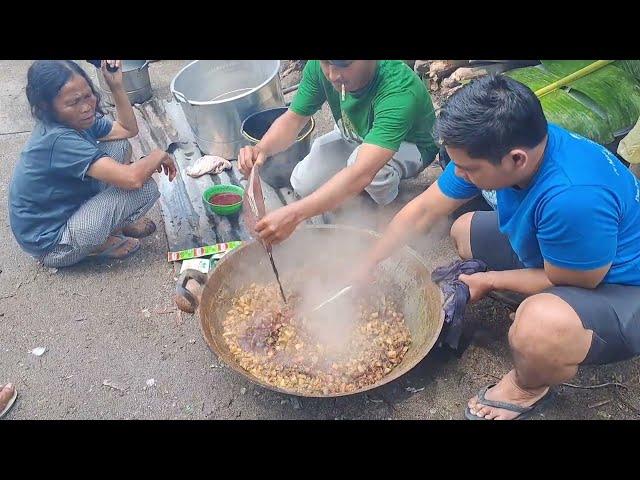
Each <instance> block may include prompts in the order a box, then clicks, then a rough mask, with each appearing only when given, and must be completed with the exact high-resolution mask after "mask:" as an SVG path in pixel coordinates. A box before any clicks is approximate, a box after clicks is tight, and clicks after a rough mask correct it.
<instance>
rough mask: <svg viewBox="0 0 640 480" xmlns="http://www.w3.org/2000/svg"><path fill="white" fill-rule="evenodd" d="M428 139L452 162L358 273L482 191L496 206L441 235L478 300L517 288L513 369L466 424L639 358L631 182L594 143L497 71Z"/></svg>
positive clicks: (455, 101)
mask: <svg viewBox="0 0 640 480" xmlns="http://www.w3.org/2000/svg"><path fill="white" fill-rule="evenodd" d="M437 134H438V137H439V139H440V142H441V143H442V144H443V146H444V147H445V149H446V151H447V153H448V155H449V156H450V158H451V160H452V161H451V163H450V164H449V165H448V166H447V168H446V169H445V171H444V173H443V174H442V175H441V176H440V178H439V179H438V182H436V183H434V184H433V185H431V186H430V187H429V188H428V189H427V190H426V191H425V192H424V193H423V194H421V195H420V196H418V197H417V198H416V199H414V200H413V201H412V202H410V203H409V204H407V206H406V207H405V208H404V209H402V210H401V211H400V212H399V213H398V215H396V217H395V218H394V219H393V221H392V222H391V224H390V225H389V227H388V229H387V231H386V232H385V235H384V237H383V238H382V239H381V240H380V241H379V242H378V243H377V244H376V245H375V246H374V247H373V249H372V250H371V251H370V252H369V253H368V254H367V260H366V262H365V264H364V265H363V266H362V269H361V271H360V273H359V275H358V276H359V278H365V277H367V276H368V275H370V273H371V272H372V270H373V268H374V267H375V265H377V264H378V263H379V262H380V261H382V260H383V259H385V258H387V257H389V256H390V255H391V254H392V253H393V251H394V250H395V249H397V248H398V245H402V244H404V243H406V242H407V241H408V239H409V238H410V236H411V235H412V234H415V233H418V232H420V231H424V230H427V229H428V228H430V227H431V225H433V224H434V223H435V222H436V221H437V220H439V219H440V218H444V217H446V216H447V215H449V214H450V213H452V212H453V211H454V210H456V209H457V208H459V207H460V206H462V205H463V204H465V203H466V202H468V201H469V200H471V199H472V198H474V197H476V196H477V195H479V194H480V191H481V190H482V189H485V190H496V191H497V211H495V212H472V213H468V214H465V215H463V216H461V217H460V218H459V219H458V220H456V221H455V223H454V224H453V226H452V228H451V236H452V238H453V240H454V242H455V245H456V248H457V250H458V253H459V254H460V256H461V257H462V258H463V259H470V258H476V259H480V260H483V261H484V262H485V263H487V265H488V267H489V271H487V272H483V273H477V274H474V275H470V276H467V275H461V276H460V280H462V281H463V282H464V283H466V284H467V285H468V286H469V289H470V293H471V301H472V302H475V301H478V300H479V299H481V298H483V297H485V296H486V295H487V294H488V293H490V292H492V291H494V290H507V291H512V292H516V293H519V294H522V295H524V296H526V297H527V298H526V299H525V300H524V301H523V302H522V303H521V304H520V306H519V308H518V310H517V312H516V314H515V320H514V322H513V325H512V326H511V328H510V329H509V345H510V348H511V352H512V355H513V360H514V368H513V369H512V370H511V371H510V372H509V373H507V374H506V375H505V376H504V377H503V378H502V379H501V380H500V382H498V383H497V384H496V385H490V386H489V387H486V388H483V389H482V390H481V391H480V392H479V393H478V395H477V396H475V397H473V398H472V399H471V400H470V401H469V404H468V408H467V409H466V411H465V415H466V417H467V418H469V419H474V420H476V419H514V418H524V417H526V416H528V415H530V414H531V413H533V412H534V411H536V410H535V409H536V407H540V405H541V404H542V403H543V401H545V400H547V399H548V395H547V394H548V392H549V387H550V386H551V385H557V384H560V383H563V382H566V381H567V380H569V379H570V378H572V377H573V376H574V375H575V374H576V372H577V370H578V366H579V365H582V364H604V363H610V362H616V361H620V360H624V359H628V358H631V357H633V356H636V355H639V354H640V185H639V183H640V182H639V181H638V179H637V178H636V177H635V176H634V175H633V174H632V173H631V172H630V171H629V170H627V169H626V168H625V167H624V165H623V164H622V163H621V162H620V161H619V160H618V159H617V157H615V156H614V155H613V154H611V153H610V152H609V151H608V150H606V149H605V148H604V147H602V146H600V145H598V144H596V143H594V142H591V141H590V140H587V139H585V138H583V137H580V136H579V135H576V134H574V133H572V132H569V131H567V130H564V129H562V128H560V127H557V126H554V125H548V124H547V121H546V119H545V117H544V113H543V111H542V107H541V105H540V102H539V100H538V99H537V97H536V96H535V95H534V94H533V92H532V91H531V90H529V89H528V88H527V87H526V86H524V85H522V84H521V83H519V82H517V81H515V80H513V79H510V78H508V77H505V76H490V77H485V78H482V79H480V80H477V81H475V82H472V83H471V84H469V85H468V86H466V87H465V88H463V89H461V90H460V91H459V92H457V93H456V94H455V95H454V96H452V97H451V98H450V99H449V101H448V102H447V103H446V105H445V106H444V108H443V109H442V111H441V113H440V116H439V118H438V124H437Z"/></svg>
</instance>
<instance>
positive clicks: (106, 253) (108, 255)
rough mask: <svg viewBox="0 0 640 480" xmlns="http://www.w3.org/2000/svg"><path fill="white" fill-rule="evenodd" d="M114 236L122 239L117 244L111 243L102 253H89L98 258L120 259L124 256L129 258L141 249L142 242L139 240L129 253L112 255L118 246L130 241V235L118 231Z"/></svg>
mask: <svg viewBox="0 0 640 480" xmlns="http://www.w3.org/2000/svg"><path fill="white" fill-rule="evenodd" d="M111 236H112V237H118V238H119V239H120V241H119V242H116V243H115V244H113V245H111V246H110V247H109V248H107V249H105V250H104V251H102V252H100V253H92V254H91V255H89V256H90V257H91V258H98V259H109V260H115V259H117V260H120V259H123V258H127V257H129V256H131V255H133V254H134V253H136V252H137V251H138V250H139V249H140V242H138V244H137V245H136V247H135V248H134V249H133V250H131V251H130V252H129V253H127V254H125V255H122V256H115V255H112V254H113V252H115V251H116V250H117V249H118V248H120V247H121V246H123V245H124V244H125V243H127V242H128V241H129V237H125V236H124V235H123V234H121V233H118V234H115V235H111Z"/></svg>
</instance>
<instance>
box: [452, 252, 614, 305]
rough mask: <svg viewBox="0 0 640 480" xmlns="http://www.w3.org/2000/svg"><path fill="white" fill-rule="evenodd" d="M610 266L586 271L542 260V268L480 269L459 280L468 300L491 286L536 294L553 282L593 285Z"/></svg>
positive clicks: (603, 275)
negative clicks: (487, 270) (466, 290)
mask: <svg viewBox="0 0 640 480" xmlns="http://www.w3.org/2000/svg"><path fill="white" fill-rule="evenodd" d="M610 268H611V264H608V265H605V266H604V267H601V268H596V269H593V270H587V271H578V270H567V269H566V268H559V267H555V266H553V265H551V264H550V263H549V262H546V261H545V262H544V268H524V269H520V270H505V271H501V272H496V271H490V272H480V273H475V274H473V275H460V280H461V281H463V282H464V283H466V284H467V285H468V286H469V291H470V294H471V301H472V302H476V301H478V300H480V299H482V298H484V297H485V296H486V295H487V294H489V293H490V292H492V291H493V290H510V291H512V292H517V293H521V294H523V295H536V294H538V293H541V292H543V291H545V290H547V289H548V288H551V287H555V286H571V287H580V288H587V289H594V288H596V287H597V286H598V285H600V283H601V282H602V279H603V278H604V277H605V275H606V274H607V272H608V271H609V269H610Z"/></svg>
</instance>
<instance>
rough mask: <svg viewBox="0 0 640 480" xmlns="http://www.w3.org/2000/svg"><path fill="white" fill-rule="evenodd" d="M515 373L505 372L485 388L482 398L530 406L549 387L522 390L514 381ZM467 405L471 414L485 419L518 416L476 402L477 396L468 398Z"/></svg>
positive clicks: (511, 412) (502, 409)
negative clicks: (496, 381)
mask: <svg viewBox="0 0 640 480" xmlns="http://www.w3.org/2000/svg"><path fill="white" fill-rule="evenodd" d="M515 374H516V372H515V370H511V371H510V372H509V373H507V374H506V375H505V376H504V377H502V380H500V381H499V382H498V383H497V384H496V385H495V386H493V387H491V388H490V389H489V390H487V392H486V393H485V395H484V398H486V399H487V400H493V401H495V402H506V403H513V404H514V405H517V406H519V407H530V406H531V405H533V404H534V403H536V402H537V401H538V400H540V399H541V398H542V397H544V396H545V395H546V393H547V392H548V391H549V387H543V388H541V389H537V390H533V391H528V390H524V389H522V388H521V387H519V386H518V384H517V383H516V381H515ZM468 406H469V410H470V411H471V413H472V414H473V415H476V416H478V417H482V418H485V419H487V420H513V419H514V418H516V417H518V416H519V413H518V412H514V411H511V410H506V409H504V408H496V407H489V406H486V405H482V404H481V403H479V402H478V397H477V396H475V397H473V398H472V399H471V400H469V403H468Z"/></svg>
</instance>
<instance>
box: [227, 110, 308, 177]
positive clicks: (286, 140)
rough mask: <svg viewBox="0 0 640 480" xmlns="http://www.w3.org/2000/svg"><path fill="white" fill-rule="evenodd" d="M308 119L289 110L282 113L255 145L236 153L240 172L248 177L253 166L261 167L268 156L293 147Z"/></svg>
mask: <svg viewBox="0 0 640 480" xmlns="http://www.w3.org/2000/svg"><path fill="white" fill-rule="evenodd" d="M309 118H310V117H305V116H302V115H298V114H297V113H295V112H293V111H291V109H289V110H287V111H286V112H285V113H283V114H282V115H281V116H280V117H279V118H278V119H277V120H276V121H275V122H273V124H272V125H271V127H269V130H267V133H265V134H264V136H263V137H262V139H261V140H260V141H259V142H258V144H257V145H255V146H251V145H249V146H246V147H242V148H241V149H240V152H239V153H238V168H239V169H240V172H241V173H242V174H243V175H245V176H246V177H248V176H249V173H250V172H251V169H252V168H253V166H254V165H262V164H263V163H264V162H265V160H266V159H267V157H268V156H270V155H274V154H276V153H280V152H282V151H283V150H286V149H287V148H289V147H290V146H291V145H293V142H295V140H296V138H297V136H298V134H299V133H300V130H302V128H303V127H304V126H305V125H306V123H307V122H308V121H309Z"/></svg>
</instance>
